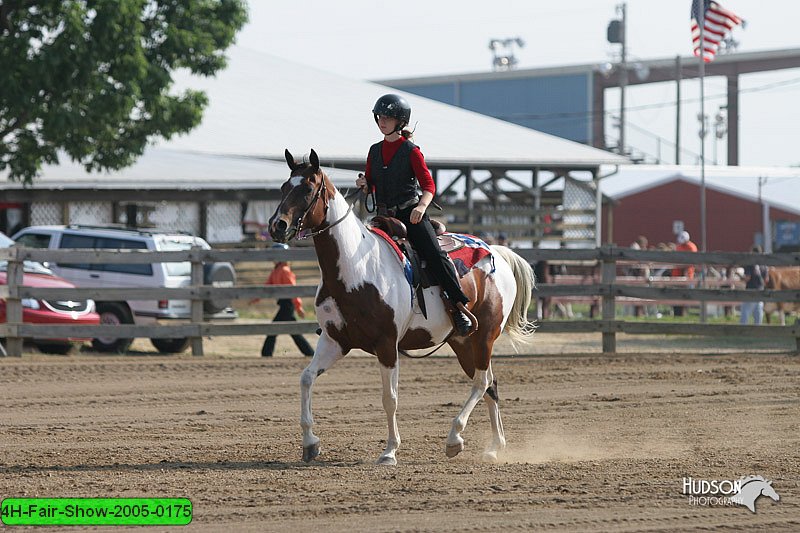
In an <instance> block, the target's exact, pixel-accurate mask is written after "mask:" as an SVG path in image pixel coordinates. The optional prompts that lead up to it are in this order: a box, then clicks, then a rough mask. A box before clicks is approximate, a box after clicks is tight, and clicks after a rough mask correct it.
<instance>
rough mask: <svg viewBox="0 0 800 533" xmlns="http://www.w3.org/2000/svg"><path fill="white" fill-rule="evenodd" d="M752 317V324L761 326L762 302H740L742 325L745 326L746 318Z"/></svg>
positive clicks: (762, 316) (762, 315)
mask: <svg viewBox="0 0 800 533" xmlns="http://www.w3.org/2000/svg"><path fill="white" fill-rule="evenodd" d="M750 315H753V323H754V324H761V319H762V318H764V302H742V319H741V323H742V324H747V322H748V317H749V316H750Z"/></svg>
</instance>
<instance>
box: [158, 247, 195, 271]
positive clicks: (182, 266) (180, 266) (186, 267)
mask: <svg viewBox="0 0 800 533" xmlns="http://www.w3.org/2000/svg"><path fill="white" fill-rule="evenodd" d="M158 249H159V251H162V252H181V251H183V250H191V249H192V243H191V242H187V241H186V240H177V239H170V238H168V237H165V238H163V239H161V240H160V243H159V246H158ZM164 264H165V265H166V266H167V275H168V276H191V275H192V263H190V262H189V261H181V262H180V263H164Z"/></svg>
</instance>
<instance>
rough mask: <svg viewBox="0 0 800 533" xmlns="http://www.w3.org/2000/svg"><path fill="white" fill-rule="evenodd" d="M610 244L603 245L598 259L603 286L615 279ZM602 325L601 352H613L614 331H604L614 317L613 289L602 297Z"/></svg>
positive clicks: (609, 284)
mask: <svg viewBox="0 0 800 533" xmlns="http://www.w3.org/2000/svg"><path fill="white" fill-rule="evenodd" d="M612 249H613V248H612V247H611V246H605V247H604V248H603V249H602V251H603V253H602V255H601V260H600V283H601V284H602V285H603V287H604V288H608V287H610V286H611V285H613V284H614V283H615V282H616V280H617V260H616V259H615V258H614V257H613V256H612V254H611V251H612ZM601 318H602V320H603V323H604V326H603V353H614V352H616V351H617V334H616V332H614V331H606V329H605V327H606V325H607V324H608V323H610V322H612V321H614V319H615V318H616V302H615V298H614V292H613V291H607V292H606V293H604V294H603V298H602V316H601Z"/></svg>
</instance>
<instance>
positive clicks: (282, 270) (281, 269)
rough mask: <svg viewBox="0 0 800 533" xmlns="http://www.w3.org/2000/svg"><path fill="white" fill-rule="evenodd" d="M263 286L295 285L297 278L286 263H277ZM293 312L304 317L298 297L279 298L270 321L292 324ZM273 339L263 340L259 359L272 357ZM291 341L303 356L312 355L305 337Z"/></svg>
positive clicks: (297, 336) (282, 246)
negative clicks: (273, 316) (276, 311)
mask: <svg viewBox="0 0 800 533" xmlns="http://www.w3.org/2000/svg"><path fill="white" fill-rule="evenodd" d="M272 248H276V249H283V250H288V249H289V245H287V244H280V243H275V244H273V245H272ZM264 285H297V277H296V276H295V275H294V272H292V269H291V267H290V266H289V263H288V262H285V261H279V262H277V263H275V268H274V269H273V270H272V272H271V273H270V275H269V277H268V278H267V281H266V282H265V283H264ZM257 301H258V298H256V299H254V300H251V301H250V303H255V302H257ZM295 311H297V314H298V315H300V317H301V318H304V317H305V316H306V313H305V311H304V310H303V302H302V300H300V298H299V297H298V298H292V299H289V298H281V299H279V300H278V313H277V314H276V315H275V318H273V319H272V321H273V322H294V321H296V320H297V317H295V314H294V313H295ZM275 339H276V336H275V335H269V336H268V337H267V338H266V340H264V346H262V347H261V357H272V354H273V353H274V352H275ZM292 339H293V340H294V343H295V344H296V345H297V347H298V348H299V349H300V351H301V352H302V353H303V355H305V356H306V357H311V356H312V355H314V348H312V347H311V345H310V344H309V343H308V341H307V340H306V339H305V337H303V336H302V335H299V334H297V335H292Z"/></svg>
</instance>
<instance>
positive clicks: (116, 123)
mask: <svg viewBox="0 0 800 533" xmlns="http://www.w3.org/2000/svg"><path fill="white" fill-rule="evenodd" d="M246 20H247V12H246V6H245V4H244V0H0V171H2V170H5V169H8V173H9V178H10V179H11V180H19V181H26V182H30V181H32V179H33V178H34V177H35V176H36V174H37V173H38V171H39V170H40V169H41V166H42V165H43V164H45V163H55V162H57V161H58V158H59V154H66V155H67V156H69V157H70V158H72V159H73V160H75V161H78V162H80V163H81V164H83V165H84V166H85V167H86V169H87V170H101V169H105V170H116V169H120V168H123V167H125V166H128V165H130V164H132V163H133V162H134V161H135V159H136V158H137V157H138V156H139V155H141V154H142V152H143V151H144V149H145V147H146V146H147V143H148V140H151V139H154V138H157V137H163V138H165V139H169V138H170V137H171V136H173V135H175V134H179V133H185V132H188V131H190V130H191V129H192V128H194V127H195V126H197V125H198V124H199V123H200V119H201V117H202V112H203V109H204V107H205V106H206V104H207V99H206V96H205V94H203V93H202V92H199V91H194V90H187V91H185V92H183V93H182V94H177V95H176V94H171V92H170V88H171V86H172V73H173V71H175V70H176V69H182V68H185V69H188V70H190V71H191V72H193V73H195V74H200V75H205V76H210V75H213V74H215V73H216V72H217V71H219V70H220V69H222V68H223V67H224V66H225V56H224V51H225V49H226V48H227V47H228V46H229V45H230V44H231V43H232V42H233V39H234V36H235V34H236V32H237V31H238V30H239V29H241V27H242V26H243V24H244V23H245V22H246Z"/></svg>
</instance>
